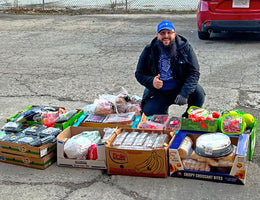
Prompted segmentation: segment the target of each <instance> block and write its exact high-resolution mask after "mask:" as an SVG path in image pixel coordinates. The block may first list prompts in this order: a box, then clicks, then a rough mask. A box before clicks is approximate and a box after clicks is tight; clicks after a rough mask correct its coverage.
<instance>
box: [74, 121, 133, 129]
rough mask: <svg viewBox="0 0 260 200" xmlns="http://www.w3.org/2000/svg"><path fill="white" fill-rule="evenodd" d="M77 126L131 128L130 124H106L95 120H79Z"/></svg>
mask: <svg viewBox="0 0 260 200" xmlns="http://www.w3.org/2000/svg"><path fill="white" fill-rule="evenodd" d="M79 126H83V127H93V128H117V127H120V128H131V126H132V123H131V124H108V123H97V122H81V123H80V124H79Z"/></svg>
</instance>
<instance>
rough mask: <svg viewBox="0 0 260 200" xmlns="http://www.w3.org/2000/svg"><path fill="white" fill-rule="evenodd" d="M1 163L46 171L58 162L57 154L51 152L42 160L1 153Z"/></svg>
mask: <svg viewBox="0 0 260 200" xmlns="http://www.w3.org/2000/svg"><path fill="white" fill-rule="evenodd" d="M0 161H1V162H5V163H11V164H15V165H22V166H26V167H31V168H36V169H46V168H47V167H49V166H50V165H51V164H52V163H54V162H55V161H56V153H54V152H51V153H49V154H47V155H46V156H44V157H42V158H35V157H28V156H21V155H15V154H10V153H4V152H0Z"/></svg>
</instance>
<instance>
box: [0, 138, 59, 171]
mask: <svg viewBox="0 0 260 200" xmlns="http://www.w3.org/2000/svg"><path fill="white" fill-rule="evenodd" d="M0 161H1V162H6V163H11V164H18V165H23V166H27V167H32V168H37V169H45V168H47V167H48V166H50V165H51V164H52V163H54V162H55V161H56V142H54V143H49V144H44V145H42V146H40V147H33V146H29V145H27V144H16V143H11V142H5V141H0Z"/></svg>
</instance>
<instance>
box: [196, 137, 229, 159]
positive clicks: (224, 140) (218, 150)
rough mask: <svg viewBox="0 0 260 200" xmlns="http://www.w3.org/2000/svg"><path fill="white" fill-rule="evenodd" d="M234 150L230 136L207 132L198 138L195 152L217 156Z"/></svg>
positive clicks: (210, 156)
mask: <svg viewBox="0 0 260 200" xmlns="http://www.w3.org/2000/svg"><path fill="white" fill-rule="evenodd" d="M232 151H233V145H232V144H231V140H230V138H229V137H228V136H227V135H225V134H223V133H206V134H203V135H201V136H199V137H198V138H197V140H196V147H195V152H196V153H197V154H198V155H200V156H203V157H208V158H217V157H223V156H226V155H228V154H230V153H232Z"/></svg>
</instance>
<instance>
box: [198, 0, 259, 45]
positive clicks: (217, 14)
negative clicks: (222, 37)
mask: <svg viewBox="0 0 260 200" xmlns="http://www.w3.org/2000/svg"><path fill="white" fill-rule="evenodd" d="M197 25H198V36H199V38H200V39H202V40H206V39H209V38H210V34H211V33H219V32H222V31H230V32H231V31H247V32H258V31H260V0H200V1H199V5H198V9H197Z"/></svg>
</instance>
